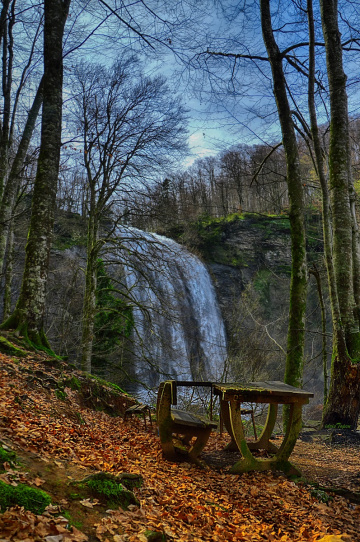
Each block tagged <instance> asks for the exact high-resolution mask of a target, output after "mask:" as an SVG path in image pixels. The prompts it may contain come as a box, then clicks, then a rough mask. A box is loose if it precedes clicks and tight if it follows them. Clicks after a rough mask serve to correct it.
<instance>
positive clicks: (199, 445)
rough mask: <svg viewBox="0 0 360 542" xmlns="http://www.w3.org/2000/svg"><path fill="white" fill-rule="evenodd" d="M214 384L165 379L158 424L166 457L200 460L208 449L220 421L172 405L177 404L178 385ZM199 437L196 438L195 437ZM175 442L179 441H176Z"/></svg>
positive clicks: (160, 398) (158, 412) (176, 459)
mask: <svg viewBox="0 0 360 542" xmlns="http://www.w3.org/2000/svg"><path fill="white" fill-rule="evenodd" d="M178 385H184V386H190V385H198V386H200V385H204V386H206V385H211V384H210V383H193V382H183V381H182V382H181V383H177V382H176V381H175V380H168V381H166V382H161V384H160V386H159V391H158V399H157V408H156V414H157V423H158V427H159V436H160V441H161V447H162V450H163V453H164V456H165V458H166V459H168V460H169V461H179V460H181V459H183V460H184V459H185V460H187V461H191V462H194V463H199V460H198V456H199V454H200V453H201V452H202V450H203V449H204V447H205V445H206V443H207V441H208V439H209V436H210V433H211V431H212V429H216V427H217V424H216V423H215V422H213V421H211V420H206V419H204V418H201V417H199V416H197V415H196V414H192V413H191V412H187V411H184V410H178V409H174V408H171V407H172V406H176V405H177V386H178ZM194 438H195V439H196V440H193V439H194ZM174 441H175V442H174Z"/></svg>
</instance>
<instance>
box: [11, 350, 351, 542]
mask: <svg viewBox="0 0 360 542" xmlns="http://www.w3.org/2000/svg"><path fill="white" fill-rule="evenodd" d="M43 361H44V360H43V359H41V358H40V357H30V356H29V357H28V358H26V359H21V360H17V359H11V358H9V357H7V356H4V355H0V386H1V388H0V441H1V443H5V444H7V445H8V446H9V447H11V448H13V449H14V450H15V451H16V452H17V453H18V454H19V457H20V458H22V460H23V461H24V465H25V466H26V470H27V471H28V472H27V473H26V472H25V469H23V470H24V472H21V469H20V472H19V471H15V470H14V468H12V467H11V466H10V465H8V466H7V469H8V472H7V473H6V474H4V475H2V479H3V480H4V479H5V480H7V481H8V482H12V483H17V481H19V480H20V481H24V480H22V479H21V478H23V479H25V481H27V482H28V483H32V484H34V485H38V486H39V485H40V486H41V487H42V489H44V490H45V491H48V492H49V493H50V494H51V496H52V507H50V509H48V510H47V511H46V512H45V514H43V515H42V516H35V515H34V514H32V513H31V512H24V511H19V510H16V509H15V510H14V509H12V510H10V511H7V512H5V513H3V514H2V515H0V539H3V540H9V541H13V540H26V541H33V540H35V541H37V540H39V541H40V540H46V541H47V542H61V541H62V540H64V541H65V540H68V541H71V540H73V541H76V540H78V541H80V540H90V541H96V540H99V541H103V542H112V541H114V542H125V541H128V542H132V541H134V542H135V541H142V542H145V541H146V540H149V538H148V537H149V536H150V535H149V533H150V531H151V532H152V536H153V537H154V538H153V540H174V541H175V540H176V541H184V542H185V541H194V542H196V541H198V542H200V541H213V542H215V541H219V542H220V541H238V540H239V541H243V540H244V541H258V540H269V541H274V542H275V541H276V542H277V541H294V542H295V541H307V540H309V541H317V540H320V539H322V538H323V537H324V536H326V535H340V534H347V535H348V536H347V537H346V536H345V537H343V540H344V541H345V540H347V541H351V540H352V541H353V542H356V541H357V540H360V521H359V512H360V508H359V506H356V505H353V504H351V503H349V502H348V501H346V500H345V499H342V498H339V497H334V498H333V499H332V500H331V501H329V503H328V504H323V503H321V502H319V500H318V499H317V498H316V497H314V496H312V494H311V492H310V490H309V488H308V487H307V486H306V485H301V484H300V485H297V484H295V483H294V482H292V481H289V480H287V479H286V478H284V477H283V476H281V475H275V474H271V473H251V474H246V475H243V476H237V475H231V474H227V473H226V471H222V470H212V469H210V468H208V469H203V470H202V469H200V468H198V467H196V466H192V465H189V464H187V463H183V464H172V463H169V462H167V461H165V460H164V459H163V457H162V453H161V449H160V446H159V440H158V437H157V435H156V430H155V427H152V428H151V427H149V426H148V428H147V429H145V427H144V424H143V422H142V421H141V420H138V419H134V418H133V419H132V420H131V421H129V422H127V423H124V421H123V419H122V418H121V417H110V416H109V415H107V414H104V413H103V412H100V411H94V410H90V409H88V408H84V407H82V406H81V404H80V403H79V394H78V392H77V391H73V390H71V389H70V388H65V393H63V395H61V396H60V397H59V394H56V390H54V389H53V388H52V387H51V386H47V382H46V379H44V378H36V374H37V372H38V374H39V375H43V374H44V370H45V369H44V363H43ZM66 373H67V370H66V367H65V366H64V367H62V368H61V370H59V369H56V370H55V369H50V368H49V367H48V364H47V369H46V374H48V375H49V380H55V379H56V378H59V376H61V378H64V375H66ZM70 376H71V375H69V377H70ZM223 444H224V441H222V440H221V439H220V437H219V435H217V434H214V435H213V437H212V439H211V440H210V442H209V445H208V449H210V450H211V449H214V450H215V449H219V448H221V447H222V446H223ZM98 470H101V471H106V472H110V473H115V474H118V473H122V472H128V473H133V474H141V476H142V477H143V479H144V484H143V486H142V487H141V488H140V489H135V490H134V491H135V493H136V496H137V498H138V499H139V501H140V504H141V506H140V507H136V506H130V510H128V511H124V510H120V509H114V510H105V509H101V508H100V506H98V505H97V503H96V500H95V501H94V500H88V501H87V502H82V503H80V502H77V501H76V498H74V499H73V500H72V499H70V498H69V489H68V488H69V484H70V483H71V481H72V480H73V479H74V478H75V479H76V478H78V479H79V478H81V477H82V476H85V474H88V473H91V472H95V471H98ZM79 510H82V511H83V513H82V514H80V512H79ZM59 514H60V515H59ZM77 514H78V516H77ZM64 516H66V517H69V516H71V523H72V524H73V525H74V524H75V525H76V527H75V526H73V527H70V528H69V525H68V523H69V522H68V520H66V517H65V518H64ZM80 516H81V517H80ZM79 518H80V519H79ZM77 520H79V521H77ZM80 521H81V522H80ZM154 533H158V534H157V535H156V534H154ZM329 540H330V539H329ZM334 540H335V539H334ZM337 540H340V538H337Z"/></svg>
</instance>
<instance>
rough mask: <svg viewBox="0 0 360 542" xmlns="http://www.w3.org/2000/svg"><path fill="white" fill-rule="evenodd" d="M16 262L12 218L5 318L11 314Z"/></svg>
mask: <svg viewBox="0 0 360 542" xmlns="http://www.w3.org/2000/svg"><path fill="white" fill-rule="evenodd" d="M13 263H14V222H13V220H11V222H10V228H9V236H8V246H7V258H6V271H5V287H4V320H5V319H6V318H8V317H9V316H10V314H11V294H12V280H13Z"/></svg>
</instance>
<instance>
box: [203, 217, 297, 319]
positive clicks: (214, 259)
mask: <svg viewBox="0 0 360 542" xmlns="http://www.w3.org/2000/svg"><path fill="white" fill-rule="evenodd" d="M205 259H206V262H207V265H208V267H209V269H210V273H211V275H212V277H213V280H214V284H215V288H216V292H217V295H218V298H219V303H220V306H221V308H222V310H223V312H224V315H226V313H227V309H228V307H229V304H230V303H231V302H232V301H233V299H234V298H236V297H239V295H240V294H241V292H243V290H244V289H245V288H246V286H247V285H248V284H249V283H250V282H254V283H255V286H256V285H257V288H258V289H259V290H261V288H262V287H264V286H265V284H264V280H265V277H266V276H268V279H269V280H268V282H269V284H268V285H267V289H268V290H269V288H270V290H269V291H268V294H270V293H271V290H272V289H273V288H275V289H278V288H281V289H284V288H285V289H288V287H289V277H290V265H291V249H290V227H289V221H288V219H286V218H281V219H271V218H270V219H269V218H268V217H261V216H259V217H255V216H249V217H245V218H243V219H240V220H234V221H233V222H230V223H224V225H223V227H222V231H221V233H220V235H219V237H218V239H217V240H216V241H214V242H213V243H212V244H211V245H210V246H209V247H208V248H207V251H206V253H205ZM259 281H261V282H262V286H261V284H260V283H259ZM263 301H264V302H266V299H265V298H264V299H263ZM268 301H270V300H268Z"/></svg>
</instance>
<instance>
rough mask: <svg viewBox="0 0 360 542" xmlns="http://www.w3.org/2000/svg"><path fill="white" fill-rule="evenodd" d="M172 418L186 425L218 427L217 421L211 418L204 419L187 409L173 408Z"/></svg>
mask: <svg viewBox="0 0 360 542" xmlns="http://www.w3.org/2000/svg"><path fill="white" fill-rule="evenodd" d="M171 419H172V420H173V421H174V422H175V423H177V424H182V425H186V426H189V427H199V428H204V429H206V428H208V427H211V428H212V429H216V427H217V423H216V422H212V421H210V420H204V419H202V418H200V417H199V416H197V415H196V414H193V413H192V412H186V411H185V410H178V409H172V410H171Z"/></svg>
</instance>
